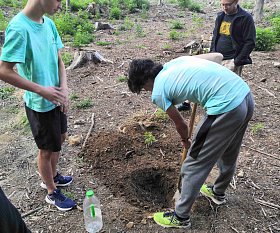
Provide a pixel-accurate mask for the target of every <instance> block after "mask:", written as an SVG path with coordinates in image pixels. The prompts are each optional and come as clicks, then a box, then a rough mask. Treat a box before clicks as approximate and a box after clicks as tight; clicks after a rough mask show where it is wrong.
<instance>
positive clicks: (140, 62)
mask: <svg viewBox="0 0 280 233" xmlns="http://www.w3.org/2000/svg"><path fill="white" fill-rule="evenodd" d="M162 68H163V66H162V65H161V64H159V63H155V62H153V61H152V60H151V59H134V60H132V62H131V63H130V65H129V70H128V81H127V84H128V88H129V90H130V91H132V92H134V93H137V94H139V93H140V91H141V89H142V88H143V86H144V85H145V83H146V82H147V81H148V80H149V79H152V80H154V79H155V77H156V76H157V75H158V73H159V72H160V71H161V70H162Z"/></svg>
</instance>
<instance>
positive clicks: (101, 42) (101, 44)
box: [96, 41, 112, 46]
mask: <svg viewBox="0 0 280 233" xmlns="http://www.w3.org/2000/svg"><path fill="white" fill-rule="evenodd" d="M96 44H97V45H99V46H107V45H110V44H112V43H111V42H108V41H97V42H96Z"/></svg>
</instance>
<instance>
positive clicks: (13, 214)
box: [0, 187, 31, 233]
mask: <svg viewBox="0 0 280 233" xmlns="http://www.w3.org/2000/svg"><path fill="white" fill-rule="evenodd" d="M0 233H31V231H30V230H28V228H27V227H26V225H25V223H24V221H23V220H22V218H21V215H20V213H19V212H18V210H17V209H16V207H15V206H14V205H13V204H12V203H11V202H10V201H9V200H8V198H7V197H6V195H5V194H4V192H3V190H2V189H1V187H0Z"/></svg>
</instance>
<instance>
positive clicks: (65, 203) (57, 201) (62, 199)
mask: <svg viewBox="0 0 280 233" xmlns="http://www.w3.org/2000/svg"><path fill="white" fill-rule="evenodd" d="M45 200H46V202H47V203H49V204H52V205H55V206H56V208H57V209H59V210H61V211H68V210H71V209H73V208H74V207H75V206H76V202H74V201H73V200H71V199H70V198H68V197H66V196H64V195H63V194H62V193H61V191H60V190H59V189H55V190H54V191H53V193H52V194H48V195H47V196H46V198H45Z"/></svg>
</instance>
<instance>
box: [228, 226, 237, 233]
mask: <svg viewBox="0 0 280 233" xmlns="http://www.w3.org/2000/svg"><path fill="white" fill-rule="evenodd" d="M230 228H231V229H232V230H233V231H234V232H236V233H239V231H238V230H236V229H235V228H234V227H232V226H231V227H230Z"/></svg>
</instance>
